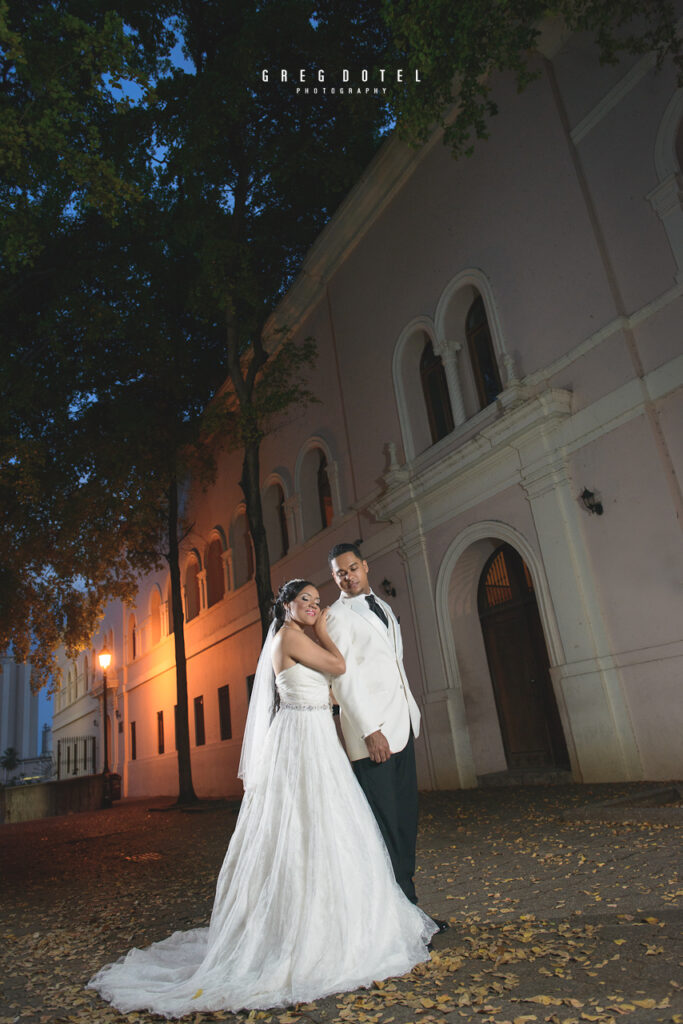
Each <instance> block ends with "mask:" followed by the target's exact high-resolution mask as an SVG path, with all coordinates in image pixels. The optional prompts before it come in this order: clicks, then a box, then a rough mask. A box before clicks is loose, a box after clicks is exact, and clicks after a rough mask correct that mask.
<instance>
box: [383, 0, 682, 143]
mask: <svg viewBox="0 0 683 1024" xmlns="http://www.w3.org/2000/svg"><path fill="white" fill-rule="evenodd" d="M383 10H384V16H385V19H386V23H387V26H388V28H389V30H390V32H391V35H392V38H393V42H394V45H395V47H396V51H397V52H398V53H400V54H402V55H403V57H404V59H405V60H406V62H407V63H408V64H409V65H410V66H412V67H419V68H420V70H421V78H422V85H421V87H420V89H419V90H418V89H409V88H403V89H396V90H394V91H393V93H392V99H391V103H392V109H393V112H394V114H395V116H396V118H397V122H398V130H399V132H400V133H401V134H402V135H403V137H404V138H406V139H408V140H409V141H411V142H412V143H413V144H415V145H419V144H421V143H423V142H425V141H426V139H427V138H428V137H429V136H430V135H431V134H432V132H433V131H434V129H435V128H436V127H437V126H438V127H440V128H442V129H443V132H444V142H445V143H446V144H447V145H449V146H450V147H451V149H452V151H453V153H454V155H455V156H458V155H460V154H463V153H467V154H469V153H471V152H472V149H473V146H474V142H475V140H477V139H485V138H487V137H488V135H489V131H490V119H491V118H492V117H493V116H494V115H495V114H497V112H498V108H497V106H496V103H495V102H494V100H493V99H492V86H493V82H494V81H495V73H497V72H509V73H512V74H513V75H514V77H515V80H516V83H517V87H518V89H520V90H522V89H524V88H525V87H526V86H527V85H528V84H529V83H530V82H531V81H533V80H534V78H536V77H537V74H538V72H537V71H535V70H534V69H533V66H532V61H533V57H534V53H535V50H536V44H537V41H538V38H539V36H540V32H541V25H542V22H543V20H544V19H545V18H547V17H549V16H551V17H556V18H560V19H562V20H563V21H564V24H565V26H566V28H567V29H568V30H569V31H572V32H573V31H579V32H588V33H591V34H592V35H593V36H594V38H595V42H596V46H597V51H596V56H597V59H599V60H600V62H601V63H616V62H617V61H618V60H619V59H620V57H621V55H622V54H642V53H649V52H654V53H655V55H656V58H657V66H658V67H661V65H662V63H663V62H664V60H665V58H667V57H670V58H671V59H672V60H673V62H674V64H675V66H676V67H677V69H678V73H679V80H681V81H683V77H682V76H683V55H682V53H681V38H680V36H679V34H678V31H677V27H676V23H677V19H678V13H677V10H676V4H675V3H674V2H673V0H553V2H552V3H548V0H502V2H501V0H468V2H467V3H452V2H451V0H391V2H386V3H385V4H384V8H383Z"/></svg>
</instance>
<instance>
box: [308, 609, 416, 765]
mask: <svg viewBox="0 0 683 1024" xmlns="http://www.w3.org/2000/svg"><path fill="white" fill-rule="evenodd" d="M375 597H376V598H377V595H375ZM377 602H378V603H379V604H380V605H381V607H382V610H383V611H384V613H385V615H386V616H387V618H388V620H389V628H388V629H387V627H386V626H385V625H384V623H383V622H382V621H381V619H380V618H379V617H378V616H377V615H376V614H375V613H374V612H373V611H372V610H371V608H370V607H369V605H368V603H367V601H366V600H365V595H363V596H360V595H359V596H358V597H353V598H348V597H340V598H339V599H338V600H337V601H335V603H334V604H333V605H332V607H331V608H330V614H329V616H328V619H327V628H328V631H329V634H330V636H331V637H332V639H333V641H334V642H335V644H336V645H337V647H338V648H339V650H340V651H341V653H342V654H343V655H344V659H345V661H346V672H345V673H344V674H343V675H342V676H337V677H336V678H334V679H333V680H332V689H333V691H334V694H335V697H336V698H337V700H338V701H339V706H340V708H341V715H340V720H341V727H342V733H343V735H344V742H345V743H346V750H347V753H348V755H349V757H350V758H351V760H352V761H357V760H359V759H360V758H361V757H367V756H368V748H367V747H366V745H365V737H366V736H369V735H370V733H372V732H375V731H376V730H377V729H381V730H382V732H383V734H384V735H385V736H386V738H387V741H388V743H389V747H390V749H391V751H392V753H394V754H397V753H398V752H399V751H400V750H403V748H404V747H405V745H406V743H407V742H408V737H409V736H410V727H411V725H412V727H413V733H414V735H415V736H417V735H418V734H419V732H420V711H419V709H418V706H417V704H416V703H415V698H414V697H413V695H412V693H411V692H410V686H409V684H408V680H407V678H406V673H405V669H404V667H403V641H402V639H401V629H400V627H399V624H398V621H397V619H396V616H395V615H394V613H393V612H392V610H391V608H390V607H389V605H388V604H386V602H384V601H381V600H380V599H379V598H377Z"/></svg>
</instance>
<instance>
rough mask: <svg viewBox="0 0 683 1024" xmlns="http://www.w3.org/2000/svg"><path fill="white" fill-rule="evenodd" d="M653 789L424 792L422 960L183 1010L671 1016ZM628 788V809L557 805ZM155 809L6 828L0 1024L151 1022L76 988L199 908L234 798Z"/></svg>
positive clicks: (661, 836)
mask: <svg viewBox="0 0 683 1024" xmlns="http://www.w3.org/2000/svg"><path fill="white" fill-rule="evenodd" d="M650 788H652V787H650ZM645 789H647V787H646V786H644V785H640V784H638V785H629V786H616V785H615V786H544V787H520V788H510V789H489V790H485V789H480V790H470V791H466V792H452V793H429V794H424V795H423V797H422V803H421V826H420V837H419V847H418V865H419V866H418V873H417V879H416V881H417V883H418V892H419V893H420V902H421V905H422V906H423V907H424V909H425V910H427V911H428V912H429V913H431V914H433V915H435V916H437V917H442V918H447V919H449V920H450V921H451V928H450V930H449V931H448V932H446V933H445V934H443V935H439V936H437V937H436V938H435V940H434V951H433V954H432V959H431V962H430V963H428V964H424V965H420V966H419V967H417V968H416V969H415V970H414V971H413V972H412V973H411V974H409V975H407V976H405V977H404V978H401V979H396V980H395V981H388V982H385V983H383V984H381V985H379V986H376V987H375V988H373V989H368V990H365V989H364V990H360V991H358V992H355V993H347V994H344V995H339V996H334V997H329V998H326V999H321V1000H319V1001H318V1002H317V1003H313V1004H307V1005H305V1006H298V1007H290V1008H281V1009H279V1010H273V1011H265V1012H259V1013H253V1012H252V1014H251V1015H247V1014H241V1015H233V1014H229V1013H217V1014H199V1013H196V1014H193V1015H191V1016H189V1017H188V1018H185V1019H186V1020H189V1021H192V1022H193V1024H201V1022H207V1024H208V1022H212V1021H217V1020H228V1021H237V1020H241V1021H243V1020H247V1019H249V1020H264V1021H266V1022H268V1021H271V1022H273V1024H275V1022H278V1024H294V1022H295V1021H298V1020H300V1021H301V1024H331V1022H339V1024H341V1022H342V1021H343V1022H349V1021H351V1022H355V1021H358V1022H361V1024H363V1022H368V1024H391V1022H394V1024H410V1022H412V1024H436V1022H460V1021H463V1020H464V1021H481V1022H483V1024H493V1022H496V1024H500V1022H505V1021H508V1022H510V1024H533V1022H539V1024H540V1022H547V1024H559V1022H562V1024H583V1022H584V1021H593V1022H598V1024H607V1022H616V1021H623V1022H625V1024H645V1022H647V1024H650V1022H654V1021H663V1022H669V1021H670V1022H675V1024H683V993H682V991H681V986H682V985H683V972H682V971H681V966H682V963H681V961H682V958H683V949H682V945H681V922H682V919H683V914H682V912H681V907H682V904H683V883H682V882H681V880H680V877H679V875H678V874H677V872H678V869H679V865H680V859H681V839H682V838H683V833H682V831H681V825H683V808H681V807H680V806H675V805H674V804H673V803H672V806H670V807H668V808H659V807H655V808H652V809H651V810H649V809H648V808H645V809H643V807H642V806H639V807H637V809H635V808H636V801H637V798H638V797H639V796H640V795H641V794H642V793H643V792H644V790H645ZM623 796H626V797H627V798H628V799H627V801H626V806H625V807H624V806H622V808H621V810H620V812H619V814H618V815H617V817H621V818H622V819H623V820H617V821H600V820H595V818H591V817H590V815H589V814H587V815H585V816H584V820H582V817H581V815H579V816H578V817H576V818H573V819H571V820H567V819H566V818H565V817H563V815H564V814H566V813H567V812H571V811H572V809H574V811H576V809H577V808H580V807H582V806H584V805H589V804H592V803H594V802H595V801H601V800H606V799H611V798H616V797H623ZM631 798H632V801H633V807H634V810H633V812H632V813H631V811H630V808H629V804H630V803H631ZM167 803H168V801H163V800H155V801H152V800H147V801H143V802H140V801H137V802H123V803H120V804H117V805H115V806H114V807H113V808H111V809H110V810H103V811H97V812H93V813H88V814H79V815H71V816H67V817H62V818H52V819H46V820H41V821H35V822H27V823H24V824H10V825H4V826H2V827H0V915H1V916H0V1024H9V1022H25V1024H53V1022H54V1024H57V1022H60V1024H66V1022H74V1024H89V1022H102V1024H108V1022H112V1021H116V1020H118V1021H122V1020H126V1021H130V1022H138V1024H148V1022H152V1021H159V1020H160V1019H161V1018H158V1017H155V1016H154V1015H152V1014H148V1013H132V1014H129V1015H127V1016H126V1017H122V1016H121V1015H119V1014H117V1013H116V1012H115V1011H113V1010H111V1009H110V1008H109V1007H108V1006H107V1005H106V1004H104V1003H103V1002H101V1001H100V1000H99V998H98V997H97V996H95V995H94V993H92V992H88V991H86V990H85V988H84V985H85V983H86V982H87V980H88V978H89V977H90V976H91V974H92V973H93V972H94V971H95V970H96V969H97V968H99V967H100V966H101V965H102V964H104V963H106V962H108V961H110V960H112V959H114V958H116V957H118V956H120V955H122V954H123V953H125V952H126V950H127V949H129V948H130V947H131V946H133V945H137V946H142V945H146V944H147V943H149V942H152V941H154V940H157V939H161V938H163V937H164V936H166V935H167V934H168V933H169V932H170V931H174V930H176V929H178V928H189V927H195V926H197V925H201V924H204V923H206V922H207V921H208V917H209V914H210V910H211V902H212V897H213V889H214V883H215V878H216V874H217V871H218V868H219V867H220V864H221V861H222V858H223V855H224V852H225V847H226V845H227V842H228V839H229V837H230V835H231V832H232V829H233V827H234V823H235V819H236V814H237V806H236V805H235V804H229V803H226V802H216V803H215V804H213V805H211V807H210V808H209V809H207V810H205V811H203V812H202V813H181V812H178V811H168V812H164V813H156V812H154V811H151V810H150V809H149V808H150V807H152V806H156V807H159V806H164V805H165V804H167ZM629 818H631V819H632V820H630V821H629V820H628V819H629Z"/></svg>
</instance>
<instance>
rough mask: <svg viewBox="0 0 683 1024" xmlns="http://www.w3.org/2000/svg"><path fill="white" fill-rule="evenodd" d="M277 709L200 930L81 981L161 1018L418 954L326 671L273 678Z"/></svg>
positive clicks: (412, 916) (279, 995) (296, 994)
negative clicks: (342, 736)
mask: <svg viewBox="0 0 683 1024" xmlns="http://www.w3.org/2000/svg"><path fill="white" fill-rule="evenodd" d="M276 683H277V689H278V692H279V696H280V710H279V711H278V712H277V714H276V715H275V717H274V719H273V721H272V724H271V725H270V728H269V729H268V732H267V735H266V739H265V745H264V751H263V758H262V764H263V767H262V770H261V771H260V773H259V778H258V782H257V784H256V785H255V786H253V787H252V788H250V789H249V790H248V792H247V795H246V796H245V799H244V801H243V803H242V807H241V810H240V814H239V817H238V819H237V824H236V827H235V832H234V834H233V837H232V839H231V841H230V845H229V847H228V851H227V854H226V857H225V860H224V862H223V866H222V868H221V871H220V875H219V877H218V883H217V886H216V896H215V901H214V906H213V912H212V915H211V922H210V924H209V927H208V928H196V929H193V930H191V931H186V932H175V933H174V934H173V935H171V936H170V937H169V938H167V939H164V940H163V941H162V942H157V943H154V945H152V946H149V947H148V948H146V949H133V950H131V951H130V952H129V953H128V954H127V956H125V957H124V958H123V959H121V960H119V961H118V962H116V963H113V964H109V965H107V966H106V967H103V968H102V969H101V970H100V971H99V972H98V973H97V974H96V975H95V977H94V978H92V980H91V981H90V982H89V986H88V987H89V988H94V989H96V991H97V992H99V993H100V995H101V996H102V997H103V998H104V999H107V1000H108V1001H109V1002H111V1003H112V1004H113V1005H114V1006H115V1007H116V1008H117V1009H119V1010H121V1011H122V1012H123V1013H126V1012H128V1011H131V1010H141V1009H145V1010H151V1011H152V1012H154V1013H159V1014H163V1015H164V1016H166V1017H181V1016H183V1015H184V1014H186V1013H191V1012H193V1011H197V1010H199V1011H212V1010H232V1011H236V1010H241V1009H247V1010H249V1009H266V1008H268V1007H273V1006H287V1005H290V1004H292V1003H299V1002H310V1001H312V1000H314V999H318V998H321V997H323V996H326V995H330V994H331V993H334V992H344V991H350V990H352V989H355V988H358V987H360V986H368V985H371V984H372V982H373V981H379V980H381V979H383V978H388V977H392V976H396V975H400V974H405V973H406V972H407V971H409V970H410V969H411V968H412V967H414V965H415V964H417V963H419V962H421V961H424V960H428V959H429V952H428V950H427V943H428V942H429V939H430V938H431V936H432V935H433V934H434V932H435V931H436V930H437V929H436V925H435V924H434V922H433V921H432V920H431V919H430V918H429V917H427V916H426V914H424V913H423V912H422V911H421V910H419V909H418V908H417V907H416V906H414V905H413V904H412V903H410V902H409V901H408V900H407V899H406V897H405V896H404V894H403V892H402V891H401V889H400V888H399V886H398V885H397V884H396V882H395V880H394V875H393V871H392V868H391V862H390V860H389V855H388V853H387V851H386V848H385V846H384V842H383V840H382V837H381V834H380V831H379V829H378V827H377V823H376V822H375V818H374V816H373V814H372V811H371V810H370V807H369V805H368V803H367V801H366V799H365V797H364V795H363V793H362V791H361V789H360V787H359V785H358V783H357V782H356V779H355V776H354V774H353V770H352V768H351V766H350V764H349V762H348V759H347V757H346V754H345V753H344V751H343V749H342V747H341V744H340V742H339V740H338V737H337V733H336V729H335V727H334V721H333V719H332V715H331V710H330V704H329V687H328V681H327V679H326V678H325V676H323V675H321V674H320V673H319V672H316V671H314V670H312V669H309V668H306V667H305V666H303V665H298V664H297V665H294V666H293V667H292V668H288V669H285V670H284V671H283V672H280V674H279V675H278V677H277V680H276Z"/></svg>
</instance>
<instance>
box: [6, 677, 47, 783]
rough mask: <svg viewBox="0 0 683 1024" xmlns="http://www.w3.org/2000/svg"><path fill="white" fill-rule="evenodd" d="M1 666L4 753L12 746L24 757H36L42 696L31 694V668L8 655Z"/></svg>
mask: <svg viewBox="0 0 683 1024" xmlns="http://www.w3.org/2000/svg"><path fill="white" fill-rule="evenodd" d="M0 666H1V667H2V671H0V754H2V753H3V752H4V751H5V750H7V748H8V747H12V748H13V749H14V750H16V752H17V756H18V757H19V758H20V759H21V760H26V759H27V758H30V757H36V755H37V754H38V696H37V694H33V693H31V667H30V665H20V664H17V662H16V661H12V659H11V658H8V657H5V658H0ZM10 774H13V773H10Z"/></svg>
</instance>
